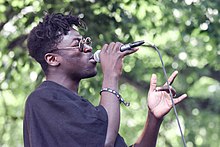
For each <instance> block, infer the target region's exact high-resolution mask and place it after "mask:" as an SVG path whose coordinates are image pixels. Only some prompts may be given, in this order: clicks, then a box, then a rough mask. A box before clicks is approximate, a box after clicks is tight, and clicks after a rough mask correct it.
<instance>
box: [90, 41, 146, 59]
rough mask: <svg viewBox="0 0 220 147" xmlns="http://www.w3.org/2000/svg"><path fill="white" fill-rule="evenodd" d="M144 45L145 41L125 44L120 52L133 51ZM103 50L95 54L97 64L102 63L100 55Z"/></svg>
mask: <svg viewBox="0 0 220 147" xmlns="http://www.w3.org/2000/svg"><path fill="white" fill-rule="evenodd" d="M142 44H144V41H143V40H142V41H136V42H133V43H128V44H124V45H122V46H121V47H120V51H121V52H124V51H126V50H131V49H132V48H134V47H138V46H140V45H142ZM100 52H101V50H97V51H96V52H95V53H94V60H95V61H96V62H98V63H99V62H100V57H99V54H100Z"/></svg>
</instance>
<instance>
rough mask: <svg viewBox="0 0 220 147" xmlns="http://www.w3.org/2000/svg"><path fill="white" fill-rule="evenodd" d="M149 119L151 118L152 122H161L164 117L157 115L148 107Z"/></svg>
mask: <svg viewBox="0 0 220 147" xmlns="http://www.w3.org/2000/svg"><path fill="white" fill-rule="evenodd" d="M148 119H149V120H150V122H153V123H159V124H161V123H162V121H163V117H161V118H158V117H156V116H155V115H154V114H153V112H151V111H150V109H148Z"/></svg>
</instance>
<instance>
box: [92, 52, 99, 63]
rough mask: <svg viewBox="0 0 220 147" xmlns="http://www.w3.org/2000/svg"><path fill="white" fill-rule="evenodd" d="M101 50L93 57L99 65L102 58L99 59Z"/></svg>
mask: <svg viewBox="0 0 220 147" xmlns="http://www.w3.org/2000/svg"><path fill="white" fill-rule="evenodd" d="M100 52H101V50H97V51H96V52H95V53H94V55H93V58H94V60H95V61H96V62H97V63H99V62H100V58H99V54H100Z"/></svg>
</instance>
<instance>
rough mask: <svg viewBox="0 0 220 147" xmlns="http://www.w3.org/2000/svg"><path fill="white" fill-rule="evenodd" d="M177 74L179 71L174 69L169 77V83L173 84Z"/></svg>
mask: <svg viewBox="0 0 220 147" xmlns="http://www.w3.org/2000/svg"><path fill="white" fill-rule="evenodd" d="M177 74H178V71H177V70H176V71H174V72H173V73H172V75H171V76H170V77H169V79H168V83H169V85H171V84H172V83H173V82H174V80H175V78H176V76H177ZM164 85H167V83H165V84H164Z"/></svg>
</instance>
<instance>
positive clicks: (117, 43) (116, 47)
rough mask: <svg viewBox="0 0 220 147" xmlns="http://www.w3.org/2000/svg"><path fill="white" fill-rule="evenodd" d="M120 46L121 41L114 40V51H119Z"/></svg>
mask: <svg viewBox="0 0 220 147" xmlns="http://www.w3.org/2000/svg"><path fill="white" fill-rule="evenodd" d="M121 46H122V43H121V42H116V43H115V46H114V51H115V52H118V51H119V52H121V51H120V48H121Z"/></svg>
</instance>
